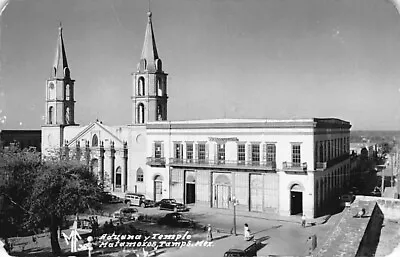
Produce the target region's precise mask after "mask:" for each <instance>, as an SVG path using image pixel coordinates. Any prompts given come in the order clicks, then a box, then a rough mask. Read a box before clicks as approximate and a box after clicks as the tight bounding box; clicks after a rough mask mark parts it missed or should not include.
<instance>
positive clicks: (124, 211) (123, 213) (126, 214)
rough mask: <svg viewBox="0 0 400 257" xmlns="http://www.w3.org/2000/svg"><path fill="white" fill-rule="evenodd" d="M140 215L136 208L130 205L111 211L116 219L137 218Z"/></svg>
mask: <svg viewBox="0 0 400 257" xmlns="http://www.w3.org/2000/svg"><path fill="white" fill-rule="evenodd" d="M141 216H142V214H140V213H139V211H138V209H136V208H132V207H123V208H121V209H119V210H118V211H116V212H114V213H113V217H114V218H116V219H119V218H121V219H126V220H138V219H139V218H140V217H141Z"/></svg>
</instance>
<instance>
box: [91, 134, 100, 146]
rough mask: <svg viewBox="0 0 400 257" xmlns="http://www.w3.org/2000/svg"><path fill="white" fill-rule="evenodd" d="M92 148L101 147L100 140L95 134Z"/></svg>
mask: <svg viewBox="0 0 400 257" xmlns="http://www.w3.org/2000/svg"><path fill="white" fill-rule="evenodd" d="M92 146H99V138H98V137H97V135H96V134H94V135H93V137H92Z"/></svg>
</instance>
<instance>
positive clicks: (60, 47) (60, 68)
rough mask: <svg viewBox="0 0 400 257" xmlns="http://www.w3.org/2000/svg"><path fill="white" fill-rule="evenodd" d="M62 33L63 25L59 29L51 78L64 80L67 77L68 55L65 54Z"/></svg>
mask: <svg viewBox="0 0 400 257" xmlns="http://www.w3.org/2000/svg"><path fill="white" fill-rule="evenodd" d="M62 31H63V28H62V24H61V23H60V26H59V27H58V41H57V48H56V56H55V58H54V63H53V70H52V74H51V76H53V77H56V78H63V77H64V76H65V75H66V74H65V73H64V70H65V69H66V68H68V61H67V54H66V53H65V46H64V39H63V34H62ZM68 75H69V74H68Z"/></svg>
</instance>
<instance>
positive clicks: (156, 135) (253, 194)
mask: <svg viewBox="0 0 400 257" xmlns="http://www.w3.org/2000/svg"><path fill="white" fill-rule="evenodd" d="M151 18H152V16H151V13H148V23H147V27H146V34H145V40H144V45H143V50H142V55H141V59H140V60H139V64H138V67H137V70H136V72H135V73H133V76H132V98H131V99H132V124H129V125H121V126H108V125H105V124H102V123H101V122H99V121H96V122H93V123H91V124H88V125H85V126H82V125H78V124H75V122H74V117H75V100H74V87H75V80H73V79H72V78H71V74H70V70H69V67H68V62H67V57H66V50H65V47H64V40H63V35H62V29H61V28H60V33H59V39H58V43H57V44H58V50H57V52H56V58H55V61H54V64H53V69H52V75H51V76H50V78H49V79H48V80H47V81H46V124H45V125H43V127H42V152H43V154H44V155H50V154H52V153H53V152H54V151H55V150H56V151H58V150H59V149H61V152H62V153H63V154H64V156H68V158H76V159H80V160H83V161H86V162H87V163H88V164H90V165H91V167H92V169H93V171H94V172H96V173H97V174H98V176H99V179H100V180H101V181H103V182H104V184H105V185H106V187H107V189H108V190H110V191H112V192H114V193H116V194H118V193H121V194H122V193H124V192H126V191H131V192H138V193H144V194H146V195H147V197H149V198H151V199H155V200H159V199H162V198H175V199H177V200H178V201H181V202H184V203H186V204H197V205H203V206H208V207H210V208H232V205H231V200H232V199H233V197H236V199H238V201H239V205H238V208H239V209H241V210H245V211H254V212H275V213H279V214H282V215H293V214H298V213H302V212H304V213H306V215H307V216H308V217H315V216H318V215H321V214H323V213H324V210H325V209H326V207H327V206H329V204H330V201H332V200H334V199H337V196H338V195H339V194H340V193H341V192H342V190H343V189H344V188H345V187H346V186H348V183H349V170H350V162H349V160H350V159H349V151H350V148H349V147H350V144H349V136H350V128H351V125H350V123H349V122H346V121H343V120H339V119H330V118H324V119H318V118H310V119H294V120H268V119H217V120H197V121H168V119H167V114H168V112H167V101H168V95H167V74H166V73H165V71H164V70H163V67H162V61H161V59H160V58H159V55H158V52H157V47H156V42H155V37H154V32H153V26H152V20H151Z"/></svg>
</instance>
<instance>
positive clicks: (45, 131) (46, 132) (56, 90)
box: [42, 24, 77, 156]
mask: <svg viewBox="0 0 400 257" xmlns="http://www.w3.org/2000/svg"><path fill="white" fill-rule="evenodd" d="M58 31H59V33H58V41H57V48H56V56H55V59H54V63H53V67H52V69H51V74H50V77H49V79H47V80H46V103H45V115H44V117H45V122H44V125H43V126H42V152H43V156H46V155H51V152H52V151H53V150H54V149H60V147H61V146H63V145H64V128H65V127H67V126H74V125H75V126H77V124H75V120H74V113H75V100H74V84H75V80H73V79H71V75H70V70H69V68H68V61H67V55H66V51H65V46H64V39H63V29H62V26H61V24H60V27H59V29H58Z"/></svg>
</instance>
